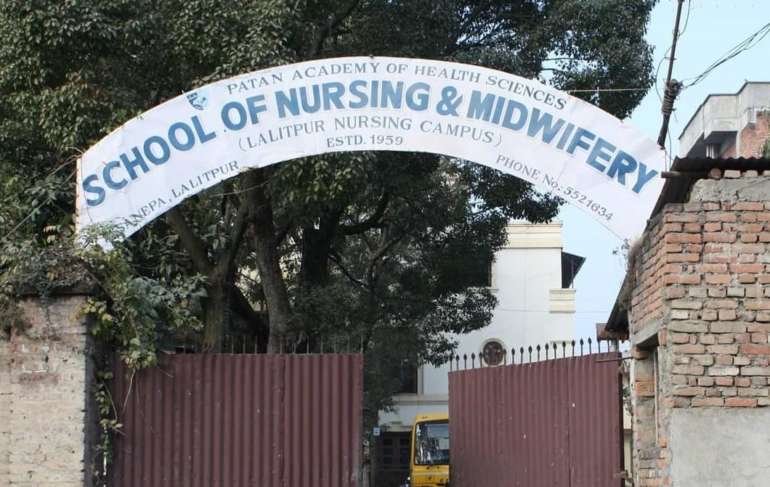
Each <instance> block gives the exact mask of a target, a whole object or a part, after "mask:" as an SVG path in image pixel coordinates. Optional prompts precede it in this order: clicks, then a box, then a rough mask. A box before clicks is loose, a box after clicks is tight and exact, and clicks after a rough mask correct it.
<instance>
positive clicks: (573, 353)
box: [572, 340, 575, 357]
mask: <svg viewBox="0 0 770 487" xmlns="http://www.w3.org/2000/svg"><path fill="white" fill-rule="evenodd" d="M572 356H573V357H574V356H575V340H572Z"/></svg>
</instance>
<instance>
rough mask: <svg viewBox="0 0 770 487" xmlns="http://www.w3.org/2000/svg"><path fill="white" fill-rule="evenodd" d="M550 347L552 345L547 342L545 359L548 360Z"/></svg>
mask: <svg viewBox="0 0 770 487" xmlns="http://www.w3.org/2000/svg"><path fill="white" fill-rule="evenodd" d="M549 349H550V346H549V345H548V344H547V343H546V344H545V359H546V360H548V350H549Z"/></svg>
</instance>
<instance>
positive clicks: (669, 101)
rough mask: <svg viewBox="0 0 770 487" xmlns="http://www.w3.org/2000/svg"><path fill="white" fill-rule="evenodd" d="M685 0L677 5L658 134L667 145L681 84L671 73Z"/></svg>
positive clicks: (661, 143) (663, 145)
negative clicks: (672, 80) (670, 121)
mask: <svg viewBox="0 0 770 487" xmlns="http://www.w3.org/2000/svg"><path fill="white" fill-rule="evenodd" d="M683 4H684V0H679V2H678V4H677V7H676V21H675V22H674V39H673V41H672V42H671V57H670V58H669V61H668V75H667V76H666V87H665V90H664V94H663V106H662V111H663V125H661V127H660V134H658V145H659V146H660V147H663V148H665V147H666V136H667V135H668V122H669V120H670V119H671V111H672V110H673V108H674V99H676V96H677V95H678V94H679V89H680V87H681V85H680V84H679V83H677V82H676V81H674V82H673V83H672V82H671V74H672V72H673V70H674V59H675V57H676V42H677V40H678V39H679V20H680V19H681V18H682V5H683Z"/></svg>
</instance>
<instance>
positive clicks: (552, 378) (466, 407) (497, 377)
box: [449, 353, 623, 487]
mask: <svg viewBox="0 0 770 487" xmlns="http://www.w3.org/2000/svg"><path fill="white" fill-rule="evenodd" d="M619 357H620V356H619V354H617V353H601V354H593V355H587V356H583V357H571V358H561V359H554V360H547V361H544V362H536V363H530V364H517V365H508V366H502V367H489V368H479V369H473V370H463V371H456V372H452V373H450V376H449V418H450V421H449V427H450V436H451V448H452V459H451V461H452V467H451V468H452V470H451V482H452V486H453V487H476V486H479V485H495V486H499V487H508V486H510V487H514V486H517V487H618V486H619V485H620V480H619V479H618V477H617V473H618V472H620V471H621V470H622V469H623V467H622V458H621V417H620V407H621V406H620V376H619V374H618V359H619Z"/></svg>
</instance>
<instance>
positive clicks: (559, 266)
mask: <svg viewBox="0 0 770 487" xmlns="http://www.w3.org/2000/svg"><path fill="white" fill-rule="evenodd" d="M561 230H562V226H561V223H551V224H529V223H513V224H510V225H508V242H507V244H506V245H505V247H504V248H502V249H501V250H499V251H498V252H497V253H496V254H495V260H494V262H493V263H492V270H491V283H490V284H491V288H492V291H493V292H494V293H495V295H496V297H497V299H498V305H497V308H496V309H495V312H494V315H493V318H492V321H491V323H490V324H489V326H487V327H485V328H483V329H481V330H478V331H475V332H472V333H469V334H466V335H460V336H457V337H456V339H457V341H458V342H459V347H458V349H457V353H458V354H459V355H460V356H461V357H462V356H463V355H467V356H468V357H469V358H468V363H469V365H470V356H471V354H475V355H476V357H477V358H476V364H478V360H479V359H478V356H479V354H480V353H482V352H483V351H484V348H485V346H487V347H488V349H494V347H498V346H501V347H502V348H504V349H505V350H507V351H508V353H509V354H510V350H511V348H513V347H516V348H517V349H518V348H519V347H522V346H524V347H527V346H529V345H533V346H535V345H538V344H539V345H544V344H546V343H555V342H558V343H561V342H563V341H571V340H573V339H575V320H574V316H575V290H574V289H572V282H573V281H574V278H575V275H576V274H577V272H578V271H579V269H580V266H581V265H582V264H583V260H584V259H583V258H582V257H578V256H575V255H572V254H568V253H566V252H564V251H563V249H562V235H561ZM495 342H496V343H495ZM497 344H499V345H497ZM509 356H510V355H509ZM448 373H449V365H448V364H447V365H445V366H442V367H433V366H430V365H426V366H423V367H421V368H420V369H418V371H417V384H416V391H415V392H414V393H410V394H399V395H397V396H396V397H395V398H394V404H395V408H394V410H393V411H390V412H381V413H380V428H381V430H382V431H383V433H382V437H381V439H380V440H379V441H378V442H377V443H378V450H379V452H378V454H377V457H378V460H379V461H378V463H379V466H378V467H379V468H378V470H380V471H381V470H382V469H383V468H386V469H392V470H393V476H394V477H397V476H398V475H399V474H397V473H396V470H403V469H404V468H406V469H407V470H408V463H407V464H406V466H404V465H401V463H402V460H403V458H406V460H407V461H408V458H409V455H408V454H406V455H405V454H404V452H403V451H401V450H402V449H403V448H404V447H405V446H406V445H407V444H408V432H409V430H410V428H411V425H412V422H413V421H414V418H415V416H416V415H417V414H423V413H433V412H442V411H447V409H448V388H449V377H448ZM378 477H380V478H383V477H384V476H382V475H380V476H378ZM377 487H380V486H379V483H378V486H377Z"/></svg>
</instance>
